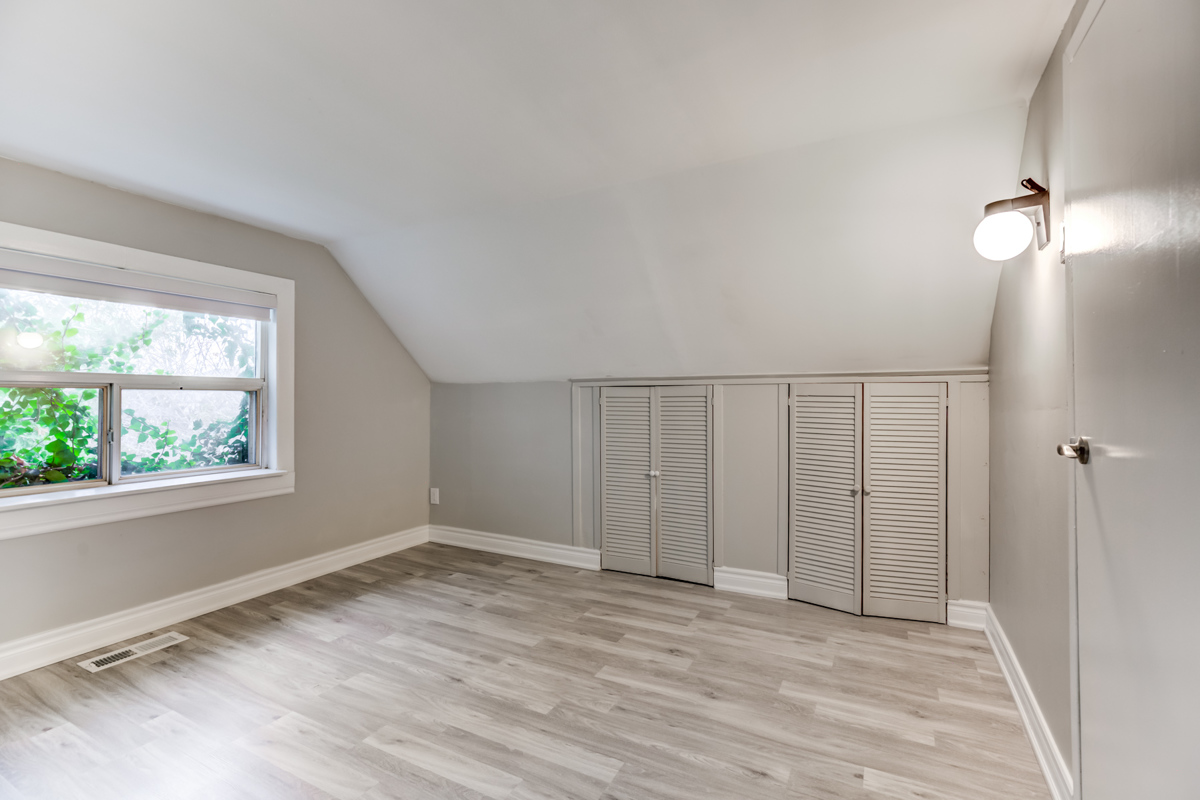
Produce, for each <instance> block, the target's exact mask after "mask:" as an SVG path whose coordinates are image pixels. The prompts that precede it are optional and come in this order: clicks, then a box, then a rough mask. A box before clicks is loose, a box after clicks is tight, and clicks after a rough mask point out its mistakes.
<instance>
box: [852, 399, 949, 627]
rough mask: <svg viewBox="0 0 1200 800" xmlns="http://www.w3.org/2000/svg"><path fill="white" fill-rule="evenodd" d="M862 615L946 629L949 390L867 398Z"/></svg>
mask: <svg viewBox="0 0 1200 800" xmlns="http://www.w3.org/2000/svg"><path fill="white" fill-rule="evenodd" d="M866 442H867V448H866V466H865V473H866V474H865V484H864V485H865V486H866V487H867V488H868V489H870V491H871V493H870V494H869V495H868V496H867V497H866V507H865V509H864V519H865V525H864V537H865V550H866V562H865V571H866V575H865V581H866V591H865V592H864V597H863V612H864V613H866V614H871V615H874V616H881V617H898V618H902V619H915V620H922V621H928V622H945V621H946V556H945V545H944V543H945V540H946V474H945V463H946V385H945V384H943V383H875V384H868V385H867V391H866Z"/></svg>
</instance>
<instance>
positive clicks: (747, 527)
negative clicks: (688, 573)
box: [717, 384, 787, 575]
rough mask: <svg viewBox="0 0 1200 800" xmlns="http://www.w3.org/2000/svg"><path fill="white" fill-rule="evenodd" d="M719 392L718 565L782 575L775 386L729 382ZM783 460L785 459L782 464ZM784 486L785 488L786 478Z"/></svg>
mask: <svg viewBox="0 0 1200 800" xmlns="http://www.w3.org/2000/svg"><path fill="white" fill-rule="evenodd" d="M721 392H722V398H721V405H722V408H721V421H722V424H723V427H724V431H723V436H722V442H721V445H722V459H721V468H722V474H723V484H724V491H723V492H722V507H723V515H722V516H723V519H722V522H723V523H724V525H723V536H722V543H723V548H722V551H723V552H721V553H719V554H718V559H719V560H718V562H717V566H722V567H737V568H739V569H753V570H758V571H759V572H775V573H778V574H780V575H783V574H784V573H786V572H787V564H786V562H785V561H781V560H780V559H779V551H780V547H779V545H780V541H779V539H780V536H779V494H780V485H779V472H780V461H779V448H780V443H781V441H783V440H782V439H781V435H780V430H779V428H780V418H779V387H778V386H776V385H775V384H758V385H752V384H730V385H727V386H723V387H721ZM785 421H786V420H785ZM786 465H787V462H786V461H784V463H783V466H784V468H785V470H786ZM783 488H784V490H785V491H786V484H785V485H784V487H783ZM785 535H786V534H785Z"/></svg>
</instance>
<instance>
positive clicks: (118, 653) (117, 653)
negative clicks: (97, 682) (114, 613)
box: [79, 631, 188, 672]
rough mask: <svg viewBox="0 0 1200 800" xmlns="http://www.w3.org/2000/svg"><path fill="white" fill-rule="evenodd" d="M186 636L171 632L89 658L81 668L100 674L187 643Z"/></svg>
mask: <svg viewBox="0 0 1200 800" xmlns="http://www.w3.org/2000/svg"><path fill="white" fill-rule="evenodd" d="M187 638H188V637H186V636H184V635H183V634H182V633H176V632H175V631H171V632H170V633H164V634H163V635H162V636H155V637H154V638H153V639H147V640H146V641H144V642H138V643H137V644H134V645H130V646H129V647H122V648H121V649H120V650H113V651H112V652H111V653H105V654H104V655H102V656H96V657H95V658H89V659H88V660H87V661H80V662H79V666H81V667H83V668H84V669H86V670H87V671H88V672H99V671H100V670H103V669H108V668H109V667H112V666H115V665H117V664H120V663H121V662H122V661H129V660H130V659H133V658H140V657H141V656H144V655H146V654H147V653H153V652H154V651H155V650H162V649H163V648H164V647H170V646H171V645H173V644H179V643H180V642H186V641H187Z"/></svg>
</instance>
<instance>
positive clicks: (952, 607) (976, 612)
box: [946, 600, 988, 631]
mask: <svg viewBox="0 0 1200 800" xmlns="http://www.w3.org/2000/svg"><path fill="white" fill-rule="evenodd" d="M987 614H988V604H987V603H981V602H980V601H978V600H951V601H950V602H949V603H946V624H947V625H949V626H950V627H951V628H966V629H967V630H970V631H982V630H987Z"/></svg>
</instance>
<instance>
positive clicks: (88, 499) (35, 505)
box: [0, 469, 296, 539]
mask: <svg viewBox="0 0 1200 800" xmlns="http://www.w3.org/2000/svg"><path fill="white" fill-rule="evenodd" d="M295 486H296V473H294V472H288V471H286V470H278V469H252V470H245V471H240V470H239V471H232V472H224V473H220V472H217V473H210V474H206V475H190V476H186V477H180V478H164V479H163V480H158V481H147V482H144V483H124V484H121V485H119V486H97V487H95V488H87V489H74V490H69V491H64V492H53V493H46V494H26V495H20V496H18V497H5V498H2V499H0V539H16V538H19V537H21V536H33V535H34V534H38V533H50V532H52V531H61V530H69V529H72V528H83V527H86V526H89V525H104V524H106V523H109V522H122V521H124V520H127V519H137V518H139V517H151V516H155V515H157V514H171V513H174V512H176V511H187V510H189V509H193V508H204V507H206V506H217V505H223V504H225V503H240V502H242V501H243V500H259V499H261V498H263V497H274V496H276V495H281V494H292V493H293V492H295V491H296V489H295Z"/></svg>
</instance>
